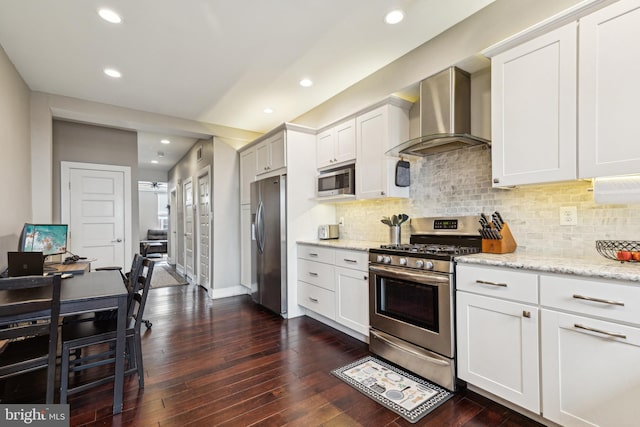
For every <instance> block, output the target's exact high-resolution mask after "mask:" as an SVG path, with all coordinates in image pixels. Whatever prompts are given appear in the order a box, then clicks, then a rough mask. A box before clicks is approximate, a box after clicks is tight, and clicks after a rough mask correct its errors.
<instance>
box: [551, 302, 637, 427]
mask: <svg viewBox="0 0 640 427" xmlns="http://www.w3.org/2000/svg"><path fill="white" fill-rule="evenodd" d="M587 328H589V329H587ZM639 364H640V329H639V328H635V327H630V326H626V325H620V324H617V323H613V322H605V321H601V320H596V319H593V318H589V317H583V316H577V315H572V314H566V313H560V312H557V311H553V310H542V366H543V369H542V384H543V387H542V396H543V397H542V399H543V408H544V417H545V418H548V419H550V420H552V421H554V422H556V423H558V424H561V425H563V426H615V427H622V426H637V425H638V416H637V412H636V411H637V405H638V402H639V401H640V400H639V397H640V369H639V367H638V365H639Z"/></svg>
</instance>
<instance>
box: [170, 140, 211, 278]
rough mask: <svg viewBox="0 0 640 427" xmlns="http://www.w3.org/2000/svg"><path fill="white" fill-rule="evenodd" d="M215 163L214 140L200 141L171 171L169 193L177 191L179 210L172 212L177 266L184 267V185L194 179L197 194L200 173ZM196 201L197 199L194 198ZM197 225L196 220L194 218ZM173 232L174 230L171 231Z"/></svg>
mask: <svg viewBox="0 0 640 427" xmlns="http://www.w3.org/2000/svg"><path fill="white" fill-rule="evenodd" d="M200 147H202V158H201V160H199V161H198V159H197V151H198V149H199V148H200ZM212 162H213V140H212V139H208V140H207V139H199V140H198V141H196V143H195V144H193V147H191V149H190V150H189V152H188V153H187V154H185V155H184V157H182V159H180V161H179V162H178V163H177V164H176V165H175V166H174V167H173V168H171V170H169V181H168V188H169V191H171V189H173V188H175V189H176V194H177V202H178V206H177V209H176V210H175V212H174V211H171V212H170V215H176V223H177V224H178V227H177V228H178V229H177V230H176V231H177V232H176V234H175V235H177V236H178V238H177V239H176V240H177V242H176V243H177V245H176V248H175V249H176V252H175V253H176V259H175V260H173V261H174V262H175V263H176V264H178V265H181V266H183V267H184V239H181V238H180V236H183V235H184V209H183V203H184V192H183V185H184V182H185V180H187V179H189V178H192V183H193V190H194V194H195V189H196V183H197V174H198V171H199V170H200V169H202V168H205V167H207V166H211V165H212ZM194 200H195V197H194ZM194 224H195V218H194ZM169 231H170V232H172V231H173V230H169ZM194 257H196V258H195V259H197V252H195V251H194Z"/></svg>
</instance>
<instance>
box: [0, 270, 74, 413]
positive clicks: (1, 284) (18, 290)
mask: <svg viewBox="0 0 640 427" xmlns="http://www.w3.org/2000/svg"><path fill="white" fill-rule="evenodd" d="M60 283H61V278H60V275H53V276H46V277H43V276H25V277H13V278H7V279H0V306H1V310H0V340H8V345H7V347H6V348H5V350H4V351H3V352H2V353H0V378H8V377H12V376H16V375H20V374H23V373H26V372H30V371H34V370H36V369H41V368H45V367H46V368H48V372H47V396H46V403H48V404H49V403H53V394H54V386H55V369H56V352H57V345H58V320H59V317H60V286H61V285H60ZM38 338H41V339H38ZM39 343H43V345H42V346H39V345H37V344H39Z"/></svg>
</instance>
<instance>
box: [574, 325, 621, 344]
mask: <svg viewBox="0 0 640 427" xmlns="http://www.w3.org/2000/svg"><path fill="white" fill-rule="evenodd" d="M573 327H574V328H577V329H584V330H585V331H591V332H596V333H598V334H603V335H608V336H610V337H614V338H622V339H623V340H626V339H627V336H626V335H624V334H619V333H616V332H607V331H603V330H602V329H596V328H590V327H589V326H584V325H579V324H577V323H575V324H574V325H573Z"/></svg>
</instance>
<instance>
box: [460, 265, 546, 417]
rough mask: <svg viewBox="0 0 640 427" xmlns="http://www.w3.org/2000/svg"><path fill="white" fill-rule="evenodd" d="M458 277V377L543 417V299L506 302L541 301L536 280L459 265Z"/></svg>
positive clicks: (492, 269)
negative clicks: (540, 314) (539, 303)
mask: <svg viewBox="0 0 640 427" xmlns="http://www.w3.org/2000/svg"><path fill="white" fill-rule="evenodd" d="M457 278H458V279H457V282H458V283H459V286H458V289H459V290H458V291H457V292H456V296H457V308H456V316H457V319H456V321H457V328H458V329H457V330H458V334H457V347H458V377H459V378H461V379H463V380H465V381H467V382H468V383H470V384H473V385H475V386H477V387H480V388H482V389H484V390H486V391H488V392H490V393H492V394H494V395H496V396H499V397H502V398H503V399H506V400H508V401H510V402H513V403H515V404H516V405H518V406H521V407H523V408H525V409H528V410H530V411H532V412H535V413H540V380H539V378H540V371H539V366H540V362H539V354H540V353H539V347H538V307H537V299H536V300H535V301H532V302H533V304H535V305H532V304H527V303H523V302H521V301H511V300H507V299H505V298H513V297H514V296H516V297H518V296H519V297H523V296H526V295H535V298H537V278H536V275H535V274H531V273H523V272H513V271H510V270H500V269H495V268H484V267H475V266H474V267H471V266H464V265H458V266H457ZM461 288H462V289H466V290H468V291H470V292H468V291H465V290H460V289H461ZM471 292H474V293H471Z"/></svg>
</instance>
